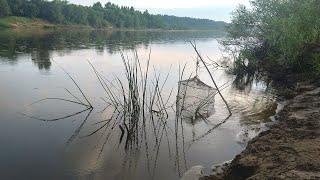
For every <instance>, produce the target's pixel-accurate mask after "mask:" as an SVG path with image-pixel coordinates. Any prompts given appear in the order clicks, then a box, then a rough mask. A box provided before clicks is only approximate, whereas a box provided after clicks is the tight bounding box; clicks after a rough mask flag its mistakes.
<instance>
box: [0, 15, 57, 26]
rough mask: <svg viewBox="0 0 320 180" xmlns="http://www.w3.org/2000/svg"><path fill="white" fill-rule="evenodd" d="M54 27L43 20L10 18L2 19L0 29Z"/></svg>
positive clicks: (0, 19)
mask: <svg viewBox="0 0 320 180" xmlns="http://www.w3.org/2000/svg"><path fill="white" fill-rule="evenodd" d="M53 26H54V25H53V24H51V23H49V22H46V21H43V20H41V19H30V18H25V17H17V16H8V17H3V18H0V28H32V27H36V28H39V27H41V28H46V27H53Z"/></svg>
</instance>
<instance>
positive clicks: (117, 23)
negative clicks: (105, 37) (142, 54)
mask: <svg viewBox="0 0 320 180" xmlns="http://www.w3.org/2000/svg"><path fill="white" fill-rule="evenodd" d="M10 12H11V14H12V15H13V16H22V17H29V18H41V19H44V20H47V21H49V22H51V23H57V24H81V25H90V26H92V27H95V28H103V27H111V26H113V27H116V28H135V29H139V28H151V29H164V28H166V29H221V28H224V26H225V23H223V22H215V21H211V20H204V19H193V18H180V17H175V16H163V15H151V14H149V12H148V11H144V12H141V11H137V10H135V9H134V8H133V7H125V6H121V7H120V6H117V5H115V4H112V3H110V2H108V3H107V4H105V5H104V6H103V5H102V4H101V3H100V2H97V3H95V4H93V5H92V6H90V7H88V6H81V5H75V4H69V3H68V2H67V1H64V0H53V1H47V0H0V17H1V16H8V15H10Z"/></svg>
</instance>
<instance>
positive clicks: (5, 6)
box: [0, 0, 11, 17]
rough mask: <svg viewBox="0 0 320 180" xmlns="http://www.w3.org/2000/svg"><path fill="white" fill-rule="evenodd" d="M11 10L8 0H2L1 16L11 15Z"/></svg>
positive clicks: (0, 4)
mask: <svg viewBox="0 0 320 180" xmlns="http://www.w3.org/2000/svg"><path fill="white" fill-rule="evenodd" d="M10 13H11V10H10V6H9V4H8V2H7V0H0V17H3V16H8V15H10Z"/></svg>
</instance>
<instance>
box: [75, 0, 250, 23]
mask: <svg viewBox="0 0 320 180" xmlns="http://www.w3.org/2000/svg"><path fill="white" fill-rule="evenodd" d="M98 1H100V2H101V4H105V3H107V2H112V3H115V4H117V5H121V6H133V7H134V8H135V9H138V10H141V11H144V10H146V9H147V10H148V11H149V12H150V13H152V14H167V15H175V16H187V17H195V18H205V19H212V20H219V21H226V22H229V21H230V13H231V12H232V10H234V9H235V8H236V7H237V6H238V5H239V4H244V5H248V4H249V0H69V2H70V3H74V4H81V5H87V6H90V5H92V4H93V3H95V2H98Z"/></svg>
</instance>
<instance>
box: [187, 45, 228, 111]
mask: <svg viewBox="0 0 320 180" xmlns="http://www.w3.org/2000/svg"><path fill="white" fill-rule="evenodd" d="M190 44H191V46H192V47H193V49H194V50H195V51H196V53H197V55H198V57H199V59H200V60H201V62H202V64H203V65H204V67H205V68H206V70H207V71H208V73H209V75H210V78H211V80H212V82H213V84H214V86H215V87H216V89H217V91H218V93H219V95H220V97H221V98H222V100H223V102H224V103H225V104H226V106H227V109H228V111H229V115H231V114H232V112H231V110H230V107H229V105H228V102H227V101H226V100H225V99H224V97H223V96H222V94H221V92H220V90H219V87H218V86H217V84H216V82H215V80H214V79H213V76H212V74H211V72H210V70H209V68H208V66H207V65H206V63H205V62H204V60H203V58H202V56H201V54H200V53H199V51H198V49H197V46H196V44H194V43H192V42H190Z"/></svg>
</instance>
